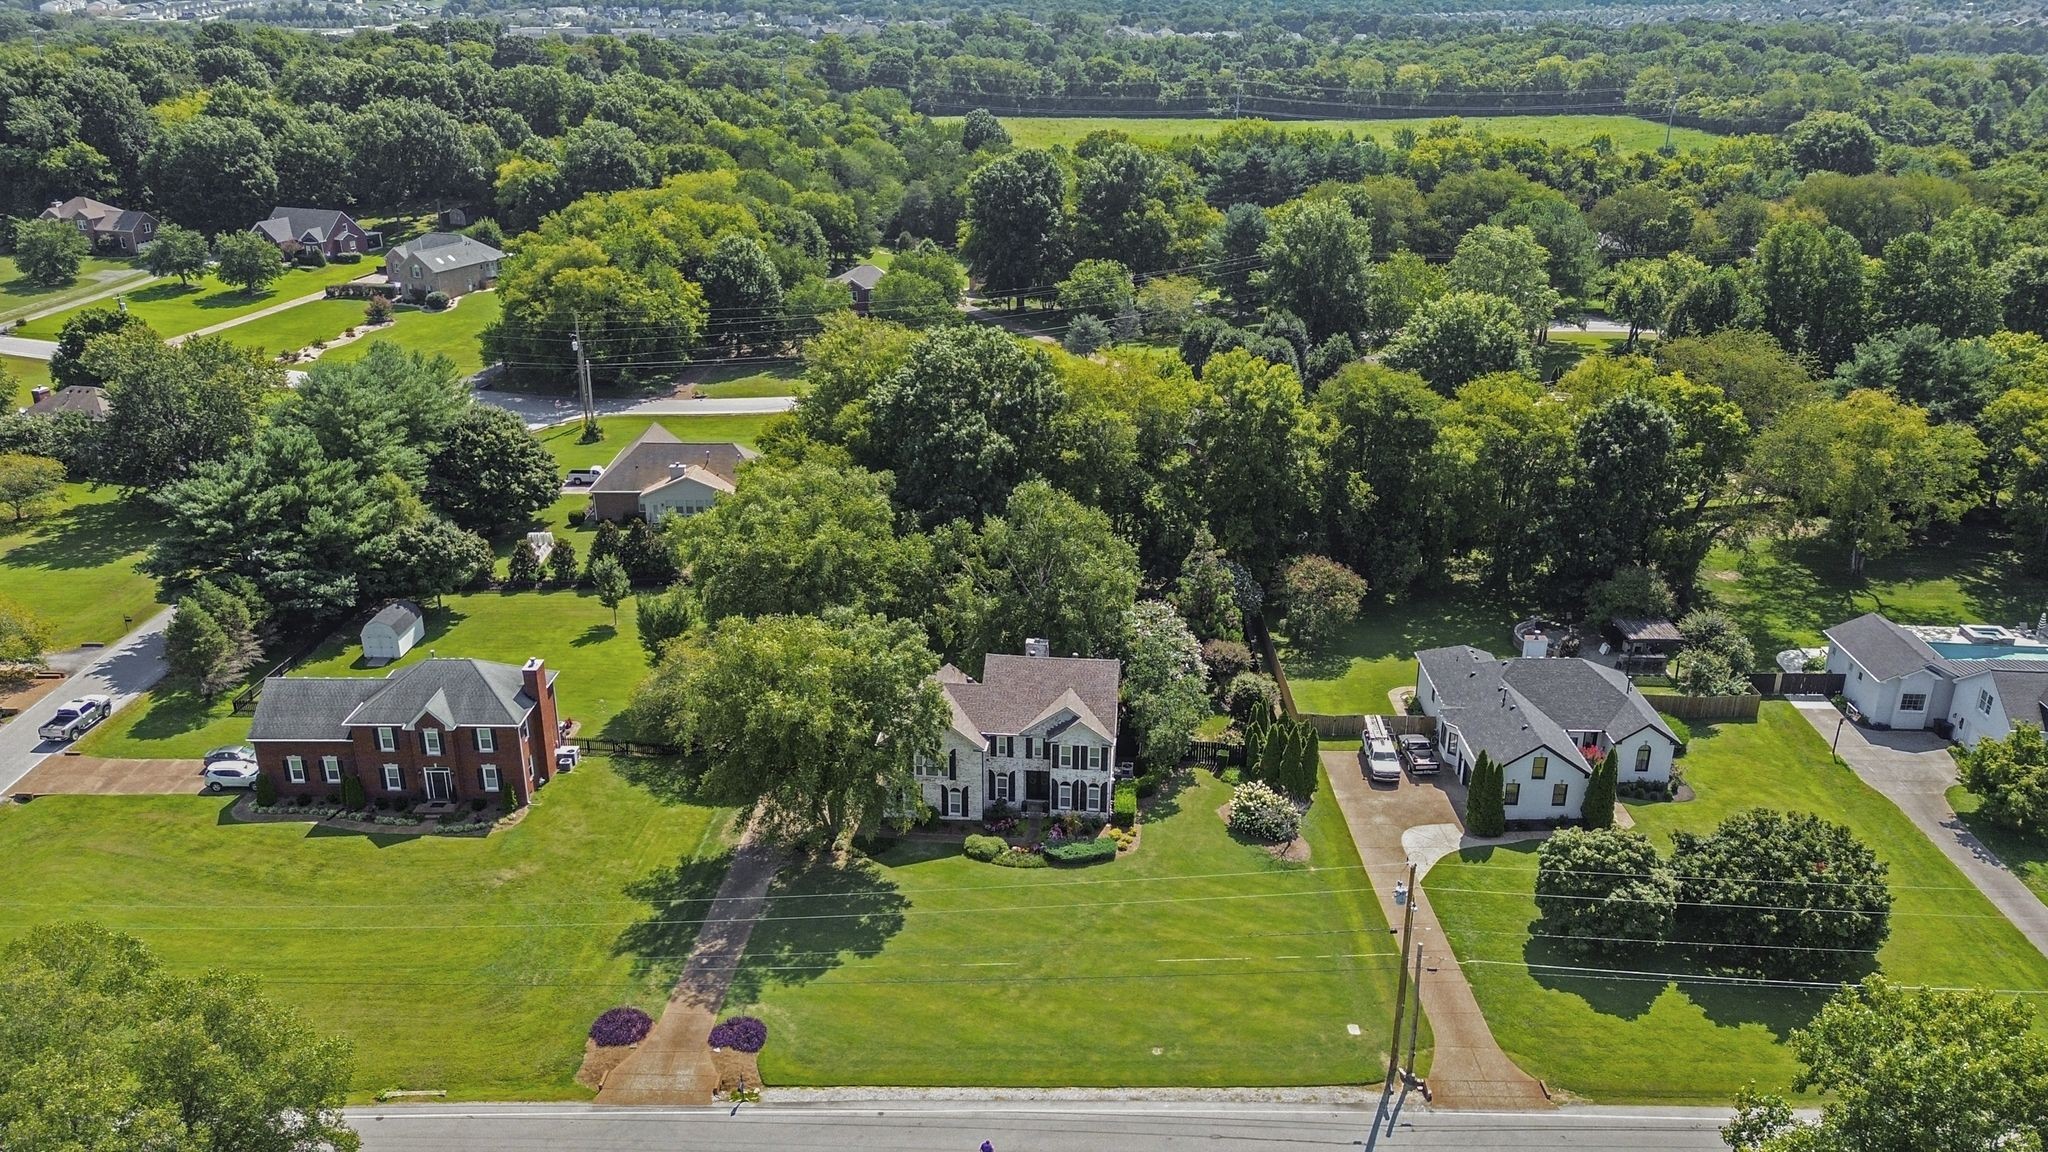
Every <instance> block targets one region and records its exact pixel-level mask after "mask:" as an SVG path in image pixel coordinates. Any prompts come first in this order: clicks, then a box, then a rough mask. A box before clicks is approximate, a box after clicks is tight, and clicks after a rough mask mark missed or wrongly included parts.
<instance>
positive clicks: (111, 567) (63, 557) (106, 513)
mask: <svg viewBox="0 0 2048 1152" xmlns="http://www.w3.org/2000/svg"><path fill="white" fill-rule="evenodd" d="M156 522H157V516H156V515H155V514H154V512H153V511H152V510H151V509H150V508H149V507H148V506H147V505H146V504H145V503H144V502H143V501H141V500H123V499H120V498H119V496H118V494H117V493H116V492H115V491H114V490H113V489H111V488H102V489H99V490H98V491H94V490H92V489H91V488H88V487H87V486H86V485H84V484H66V485H64V488H63V490H62V492H61V493H59V496H58V503H57V504H56V505H54V506H53V510H52V511H51V512H49V513H47V514H45V515H43V516H40V517H37V518H35V519H32V520H27V521H24V522H22V523H20V524H16V523H14V522H13V521H12V520H11V519H6V518H4V517H0V596H5V597H7V598H8V599H10V600H13V601H16V602H17V603H20V604H23V605H26V606H27V607H28V608H29V610H30V611H32V612H34V613H35V614H36V615H38V616H40V617H42V618H43V619H44V620H46V621H48V622H49V623H50V625H51V628H52V630H53V637H52V640H51V646H52V647H53V648H54V649H56V650H59V651H61V650H63V649H66V648H75V647H77V646H78V645H80V644H85V643H89V642H97V643H110V642H112V641H114V640H117V639H119V638H120V637H121V635H122V633H123V632H124V631H125V630H126V629H125V628H124V627H123V623H122V622H123V619H124V618H125V617H133V618H134V620H135V622H136V623H138V624H139V623H141V622H142V620H143V619H144V618H146V617H148V616H149V615H151V614H152V613H154V612H155V611H156V609H157V604H156V595H157V590H156V581H155V580H153V579H151V578H150V577H148V576H145V575H143V574H142V573H140V572H137V571H136V570H135V566H136V565H137V564H138V563H140V562H141V561H142V558H143V555H144V554H145V553H146V552H147V551H148V550H149V545H150V543H151V542H152V541H153V540H154V539H155V534H156Z"/></svg>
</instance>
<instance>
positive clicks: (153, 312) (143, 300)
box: [15, 261, 377, 340]
mask: <svg viewBox="0 0 2048 1152" xmlns="http://www.w3.org/2000/svg"><path fill="white" fill-rule="evenodd" d="M376 270H377V267H376V265H374V264H371V263H370V262H368V261H364V262H363V263H361V264H329V265H327V266H326V267H324V268H293V269H291V270H290V271H288V272H286V273H285V274H284V275H282V276H280V277H278V278H277V279H276V280H275V281H274V282H272V283H271V285H270V287H269V288H267V289H265V290H263V291H262V292H258V293H256V294H255V295H253V296H252V295H250V294H249V293H247V292H244V291H242V290H241V289H240V288H236V287H232V286H230V285H227V284H223V283H222V282H221V281H220V280H219V279H217V278H215V277H214V276H213V275H212V274H210V273H209V274H208V275H206V276H203V277H200V278H199V279H197V280H194V281H193V282H192V283H190V284H180V283H178V282H177V281H176V280H158V281H156V282H155V283H153V284H150V285H148V286H146V287H142V288H138V289H136V290H135V291H133V292H129V293H127V294H125V296H124V299H126V300H127V302H128V311H129V312H131V313H133V314H134V315H136V316H138V317H140V318H142V319H143V320H145V321H147V322H148V323H149V326H150V327H151V328H154V329H155V330H156V334H157V335H159V336H165V337H170V336H182V335H184V334H185V333H187V332H196V331H198V330H199V329H201V328H210V327H212V326H213V325H215V324H220V323H224V322H226V321H229V320H233V319H234V318H235V317H237V316H246V315H248V314H249V313H251V312H254V311H256V310H258V309H260V308H269V307H271V306H273V305H277V304H282V303H284V302H286V301H287V300H293V299H297V298H298V297H300V296H305V295H309V294H311V293H314V292H318V291H320V290H321V289H322V288H325V287H326V286H327V285H329V284H345V283H347V282H348V281H350V280H353V279H355V278H356V277H358V276H366V275H368V274H370V273H372V272H375V271H376ZM113 306H114V302H113V301H112V300H103V301H101V302H100V303H97V304H93V305H89V307H93V308H111V307H113ZM77 312H78V309H71V310H70V311H66V312H59V313H57V314H56V315H54V316H45V317H43V318H42V319H40V320H33V321H30V322H29V323H27V324H24V325H23V326H22V327H21V329H20V331H18V332H16V333H15V335H17V336H29V337H34V338H36V339H39V340H55V339H56V338H57V336H58V334H59V333H60V332H62V331H63V329H64V322H65V321H66V320H68V319H70V318H71V317H72V316H74V315H76V314H77Z"/></svg>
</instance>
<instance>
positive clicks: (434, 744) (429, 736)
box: [420, 728, 441, 756]
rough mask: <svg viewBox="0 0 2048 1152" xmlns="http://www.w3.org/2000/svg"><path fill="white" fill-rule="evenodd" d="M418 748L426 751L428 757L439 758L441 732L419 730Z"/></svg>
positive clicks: (434, 729) (426, 729)
mask: <svg viewBox="0 0 2048 1152" xmlns="http://www.w3.org/2000/svg"><path fill="white" fill-rule="evenodd" d="M420 747H422V748H424V749H426V751H427V755H429V756H439V755H440V754H441V730H440V729H439V728H422V729H420Z"/></svg>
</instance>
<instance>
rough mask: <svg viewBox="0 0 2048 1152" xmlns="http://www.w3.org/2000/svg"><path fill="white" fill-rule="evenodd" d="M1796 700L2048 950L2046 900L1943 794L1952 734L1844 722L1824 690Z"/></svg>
mask: <svg viewBox="0 0 2048 1152" xmlns="http://www.w3.org/2000/svg"><path fill="white" fill-rule="evenodd" d="M1792 703H1793V704H1794V706H1796V707H1797V708H1798V709H1799V714H1800V715H1801V716H1804V717H1806V719H1807V721H1808V722H1809V723H1811V724H1812V725H1813V727H1814V729H1815V730H1816V731H1818V732H1819V733H1820V735H1821V739H1823V740H1827V741H1829V742H1831V743H1832V742H1833V741H1834V739H1835V733H1836V732H1837V731H1839V732H1840V733H1841V743H1840V745H1839V747H1838V748H1837V752H1838V753H1839V755H1840V756H1841V757H1842V759H1843V760H1844V761H1846V762H1847V763H1848V765H1849V767H1850V768H1852V769H1854V770H1855V772H1856V775H1858V776H1860V777H1862V778H1863V782H1864V783H1866V784H1868V785H1870V786H1871V787H1872V788H1875V789H1877V790H1878V791H1879V792H1882V793H1883V794H1884V796H1885V799H1887V800H1890V801H1891V802H1892V803H1894V804H1896V805H1898V806H1899V811H1901V812H1904V813H1905V814H1906V818H1907V819H1909V820H1911V821H1912V822H1913V826H1914V827H1916V828H1918V829H1920V831H1921V833H1922V834H1924V835H1925V836H1926V837H1927V838H1928V839H1929V840H1932V841H1934V846H1935V847H1937V848H1939V849H1941V852H1942V855H1944V856H1947V857H1948V858H1949V859H1950V860H1951V861H1954V863H1955V865H1956V867H1958V868H1960V869H1962V871H1963V875H1965V876H1968V877H1969V878H1970V883H1972V884H1975V885H1976V886H1977V890H1978V891H1980V892H1982V893H1984V895H1985V896H1986V897H1987V898H1988V899H1989V900H1990V901H1991V903H1992V904H1994V905H1996V906H1997V907H1998V910H1999V911H2000V912H2003V913H2004V914H2005V918H2006V919H2008V920H2010V921H2012V922H2013V926H2014V927H2016V928H2018V929H2019V930H2020V931H2021V932H2022V933H2024V934H2025V935H2026V937H2027V939H2029V940H2032V941H2033V942H2034V947H2036V948H2038V949H2040V950H2041V952H2042V954H2043V955H2048V905H2043V904H2042V903H2041V898H2040V897H2038V896H2036V895H2034V893H2033V891H2032V890H2031V889H2029V888H2028V887H2027V886H2026V885H2025V884H2023V883H2021V882H2020V878H2019V877H2017V876H2015V875H2013V874H2012V870H2011V869H2009V868H2007V867H2006V866H2005V863H2004V861H2002V860H2000V859H1999V858H1998V856H1997V854H1996V853H1994V852H1992V851H1991V849H1989V848H1986V847H1985V846H1984V842H1983V841H1981V840H1979V839H1977V837H1975V836H1974V835H1971V833H1970V830H1969V829H1968V828H1966V827H1964V825H1963V822H1962V820H1961V819H1960V818H1959V817H1957V815H1956V810H1955V809H1954V808H1951V807H1950V806H1949V803H1948V797H1947V796H1946V795H1945V793H1947V791H1948V790H1949V788H1951V787H1952V786H1954V784H1955V783H1956V762H1955V758H1954V757H1953V756H1950V755H1949V751H1948V741H1946V740H1944V739H1942V738H1941V737H1939V736H1936V735H1935V734H1934V733H1932V732H1877V731H1873V730H1871V729H1868V728H1862V727H1859V726H1857V725H1855V724H1843V723H1841V722H1840V721H1841V719H1842V714H1841V713H1840V712H1838V711H1836V710H1835V706H1834V705H1833V704H1830V703H1829V702H1828V701H1826V700H1825V699H1821V698H1819V697H1812V698H1806V699H1799V698H1795V699H1794V700H1793V701H1792Z"/></svg>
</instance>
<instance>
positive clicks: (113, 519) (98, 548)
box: [6, 500, 157, 571]
mask: <svg viewBox="0 0 2048 1152" xmlns="http://www.w3.org/2000/svg"><path fill="white" fill-rule="evenodd" d="M9 527H18V528H19V529H20V530H22V531H24V532H25V533H27V536H28V538H27V539H26V540H24V541H23V542H22V543H20V544H17V545H15V546H14V547H12V548H9V549H8V550H7V552H6V563H7V566H8V567H10V568H47V569H50V570H52V571H67V570H73V569H80V568H99V567H103V566H105V565H107V564H111V563H113V562H114V561H116V560H120V559H121V558H123V557H126V556H132V555H134V554H135V553H137V552H140V551H142V550H143V549H145V548H147V547H149V546H150V545H151V544H152V543H155V541H156V535H157V534H156V531H155V528H154V526H153V525H152V524H151V523H150V521H149V520H148V518H147V517H146V515H145V513H144V512H143V511H142V510H141V509H140V508H139V507H133V506H131V503H130V502H129V501H125V500H116V501H109V502H107V503H104V504H82V505H79V506H77V507H74V508H69V509H66V510H65V511H63V512H59V513H57V514H56V515H53V516H49V517H46V518H44V519H42V520H36V521H28V522H25V523H23V524H21V525H18V526H16V525H11V524H10V525H9Z"/></svg>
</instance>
